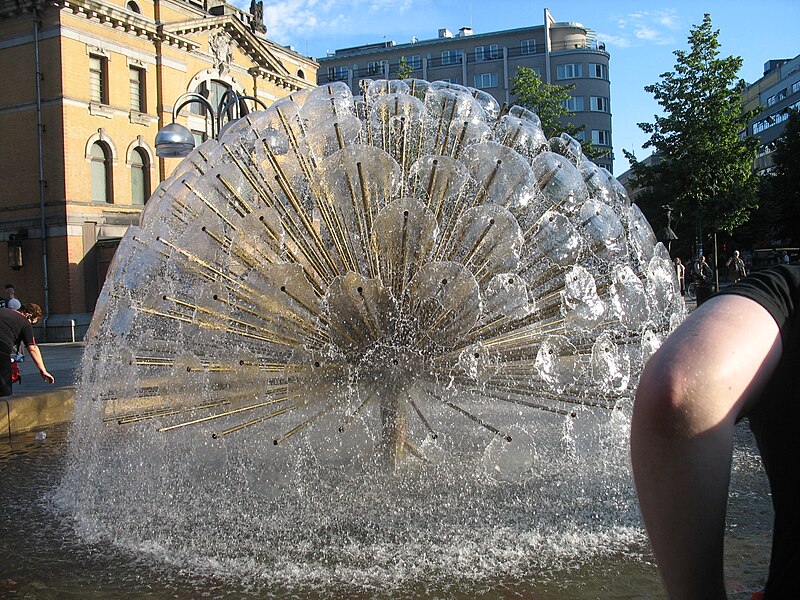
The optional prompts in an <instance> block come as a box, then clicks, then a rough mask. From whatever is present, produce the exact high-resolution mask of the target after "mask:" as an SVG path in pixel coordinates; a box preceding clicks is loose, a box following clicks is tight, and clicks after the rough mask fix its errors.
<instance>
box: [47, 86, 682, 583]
mask: <svg viewBox="0 0 800 600" xmlns="http://www.w3.org/2000/svg"><path fill="white" fill-rule="evenodd" d="M684 313H685V308H684V305H683V302H682V300H681V298H680V296H679V295H678V294H677V283H676V280H675V275H674V272H673V269H672V267H671V261H670V258H669V255H668V253H667V252H666V250H665V248H664V247H663V246H662V245H661V244H657V243H656V241H655V236H654V235H653V232H652V229H651V228H650V226H649V224H648V223H647V221H646V220H645V219H644V217H643V215H642V213H641V212H640V211H639V209H638V208H637V207H636V205H632V204H630V202H629V200H628V198H627V195H626V194H625V191H624V189H623V188H622V186H621V185H620V184H619V183H618V182H617V181H616V180H615V179H613V177H612V176H611V175H610V174H609V173H608V172H607V171H605V170H604V169H602V168H599V167H597V166H596V165H594V164H593V163H592V162H590V161H589V160H588V159H586V158H585V157H584V156H583V155H582V153H581V150H580V144H578V143H577V142H576V141H575V140H573V139H572V138H570V137H569V136H566V135H562V136H561V137H559V138H554V139H552V140H549V141H548V140H547V139H546V138H545V136H544V135H543V134H542V131H541V127H540V125H539V120H538V118H537V117H536V115H534V114H533V113H531V112H529V111H527V110H525V109H522V108H520V107H513V108H512V109H511V110H510V111H508V113H507V114H502V111H501V109H500V107H499V106H497V104H496V102H494V100H493V99H491V97H489V96H488V95H486V94H484V93H482V92H479V91H477V90H473V89H471V88H465V87H461V86H455V85H451V84H441V83H428V82H424V81H420V80H407V81H405V82H400V81H374V82H371V83H369V84H368V85H365V87H364V94H363V96H361V97H358V98H354V97H352V95H351V93H350V91H349V89H348V88H347V87H346V86H344V85H338V84H332V85H327V86H323V87H319V88H316V89H313V90H309V91H304V92H302V93H298V94H293V95H292V96H290V97H288V98H286V99H284V100H281V101H279V102H277V103H276V104H275V105H273V106H272V107H271V108H270V109H269V110H267V111H263V112H256V113H252V114H250V115H247V116H246V117H245V118H243V119H241V120H240V121H238V122H236V123H235V124H234V125H232V126H231V127H229V128H228V129H227V130H226V132H225V133H224V135H223V136H222V138H221V139H220V140H219V142H215V141H209V142H206V143H204V144H203V145H201V146H200V147H199V148H197V149H196V150H195V151H194V152H193V153H192V154H191V155H190V156H189V157H187V158H186V159H185V160H184V161H183V162H182V163H181V165H179V166H178V167H177V168H176V170H175V172H174V173H173V175H172V176H171V177H170V178H169V179H168V180H166V181H164V182H163V183H162V184H161V185H160V186H159V188H158V189H157V190H156V192H155V193H154V194H153V197H152V198H151V199H150V201H149V202H148V204H147V207H146V210H145V212H144V215H143V218H142V224H141V226H140V227H138V228H132V229H131V230H130V231H129V232H128V234H127V235H126V236H125V238H124V239H123V241H122V243H121V244H120V247H119V250H118V251H117V254H116V257H115V260H114V263H113V265H112V267H111V269H110V270H109V274H108V278H107V281H106V284H105V287H104V289H103V292H102V294H101V297H100V300H99V301H98V305H97V308H96V311H95V316H94V320H93V321H92V325H91V328H90V332H89V342H88V345H87V350H86V353H85V358H84V365H83V374H82V381H81V386H80V389H79V393H78V401H77V403H76V404H77V407H76V420H75V426H74V430H73V439H72V443H71V447H70V453H71V457H70V459H71V460H70V466H69V468H68V471H67V475H66V476H65V479H64V482H63V484H62V486H61V491H60V503H61V505H62V506H63V507H65V509H66V510H68V511H69V512H70V513H71V514H72V515H73V516H74V517H75V522H76V527H77V528H78V531H79V532H80V534H81V535H82V536H85V537H87V538H89V539H92V538H102V539H111V540H113V541H114V542H115V543H118V544H119V545H122V546H126V547H133V548H136V549H137V550H139V551H145V550H147V551H151V552H152V553H153V554H154V555H157V556H158V557H159V559H160V560H169V561H174V562H176V563H177V564H185V565H191V566H192V567H194V568H200V567H201V566H202V567H207V568H209V569H211V570H218V571H221V572H225V573H228V574H232V575H234V576H237V577H245V578H247V577H252V578H255V579H257V580H259V581H260V582H262V583H263V582H265V581H266V582H267V584H268V585H289V586H291V585H293V582H295V583H296V582H297V581H303V582H310V583H315V582H317V583H319V582H322V583H325V582H328V583H330V582H337V581H338V582H348V583H349V584H355V585H361V586H362V587H364V588H365V589H368V588H371V587H372V586H377V587H380V588H381V589H385V588H386V587H387V586H388V587H389V588H391V587H393V586H398V587H399V586H403V585H406V584H407V583H408V582H409V581H440V580H447V579H452V578H453V577H457V578H460V579H473V578H474V579H476V580H477V579H485V578H487V577H494V576H497V575H498V574H502V573H525V572H530V571H531V570H534V571H537V572H542V573H544V572H546V571H547V570H548V569H551V568H552V567H553V566H554V565H557V564H562V563H563V564H569V563H571V562H574V561H576V560H578V561H579V560H582V559H580V558H578V557H583V558H586V557H590V556H591V555H593V554H598V553H605V552H619V551H621V549H623V548H625V547H627V545H628V544H630V543H632V541H633V540H636V539H638V536H640V535H641V532H640V530H639V529H638V528H637V524H638V517H637V516H636V510H635V501H634V498H633V494H632V492H631V485H630V481H629V479H630V478H629V471H628V465H627V425H628V418H627V415H628V413H629V408H630V402H631V397H632V389H633V386H634V385H635V383H636V380H637V378H638V374H639V372H640V370H641V367H642V364H643V362H644V361H645V360H646V358H647V357H648V356H649V355H650V354H651V353H652V352H653V351H654V350H655V349H656V348H657V347H658V345H659V343H660V340H661V339H663V337H664V335H665V334H666V333H668V332H669V331H670V330H671V329H672V328H674V327H675V326H676V325H677V324H678V323H679V322H680V320H681V319H682V318H683V316H684Z"/></svg>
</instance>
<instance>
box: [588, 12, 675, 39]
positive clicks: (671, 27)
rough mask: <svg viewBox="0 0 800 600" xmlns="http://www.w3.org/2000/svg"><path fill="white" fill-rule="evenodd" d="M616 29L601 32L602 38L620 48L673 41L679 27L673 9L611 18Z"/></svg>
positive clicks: (633, 13)
mask: <svg viewBox="0 0 800 600" xmlns="http://www.w3.org/2000/svg"><path fill="white" fill-rule="evenodd" d="M613 21H614V22H615V23H616V25H617V28H618V31H616V32H613V33H611V34H603V35H602V36H600V37H601V38H602V39H604V40H605V41H607V42H608V43H610V44H613V45H616V46H617V47H621V48H630V47H635V46H641V45H643V44H655V45H658V46H664V45H672V44H674V43H675V41H676V40H675V36H674V33H675V32H676V31H677V30H679V29H680V27H681V24H680V19H678V17H677V14H676V13H675V11H674V10H657V11H637V12H632V13H628V14H626V15H621V16H616V17H614V18H613Z"/></svg>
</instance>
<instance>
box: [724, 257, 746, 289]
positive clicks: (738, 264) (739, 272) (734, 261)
mask: <svg viewBox="0 0 800 600" xmlns="http://www.w3.org/2000/svg"><path fill="white" fill-rule="evenodd" d="M726 265H727V267H728V277H729V278H730V280H731V283H736V282H737V281H739V280H740V279H741V278H742V277H744V276H745V275H747V267H745V265H744V261H743V260H742V259H741V258H739V251H738V250H734V251H733V256H731V257H730V258H729V259H728V262H727V263H726Z"/></svg>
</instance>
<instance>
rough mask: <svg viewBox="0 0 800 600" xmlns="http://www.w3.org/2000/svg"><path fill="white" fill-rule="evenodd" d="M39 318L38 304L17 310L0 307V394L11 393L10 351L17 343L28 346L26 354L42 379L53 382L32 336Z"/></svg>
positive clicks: (53, 379)
mask: <svg viewBox="0 0 800 600" xmlns="http://www.w3.org/2000/svg"><path fill="white" fill-rule="evenodd" d="M41 318H42V309H41V308H40V307H39V305H38V304H24V305H23V306H21V307H20V309H19V311H16V310H11V309H10V308H0V396H10V395H11V393H12V392H11V385H12V369H11V353H12V352H14V347H15V346H19V344H25V346H26V347H27V348H28V354H30V356H31V359H32V360H33V362H34V363H35V364H36V366H37V367H38V368H39V373H40V374H41V376H42V379H44V380H45V381H46V382H47V383H55V378H54V377H53V376H52V375H51V374H50V373H49V372H48V371H47V367H45V364H44V359H42V353H41V352H40V351H39V348H38V346H37V345H36V340H35V339H34V338H33V325H34V324H35V323H37V322H38V321H39V319H41Z"/></svg>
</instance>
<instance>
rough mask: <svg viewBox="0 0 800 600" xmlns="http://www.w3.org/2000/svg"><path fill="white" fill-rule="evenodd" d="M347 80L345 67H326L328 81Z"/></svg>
mask: <svg viewBox="0 0 800 600" xmlns="http://www.w3.org/2000/svg"><path fill="white" fill-rule="evenodd" d="M345 79H347V67H328V81H343V80H345Z"/></svg>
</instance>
